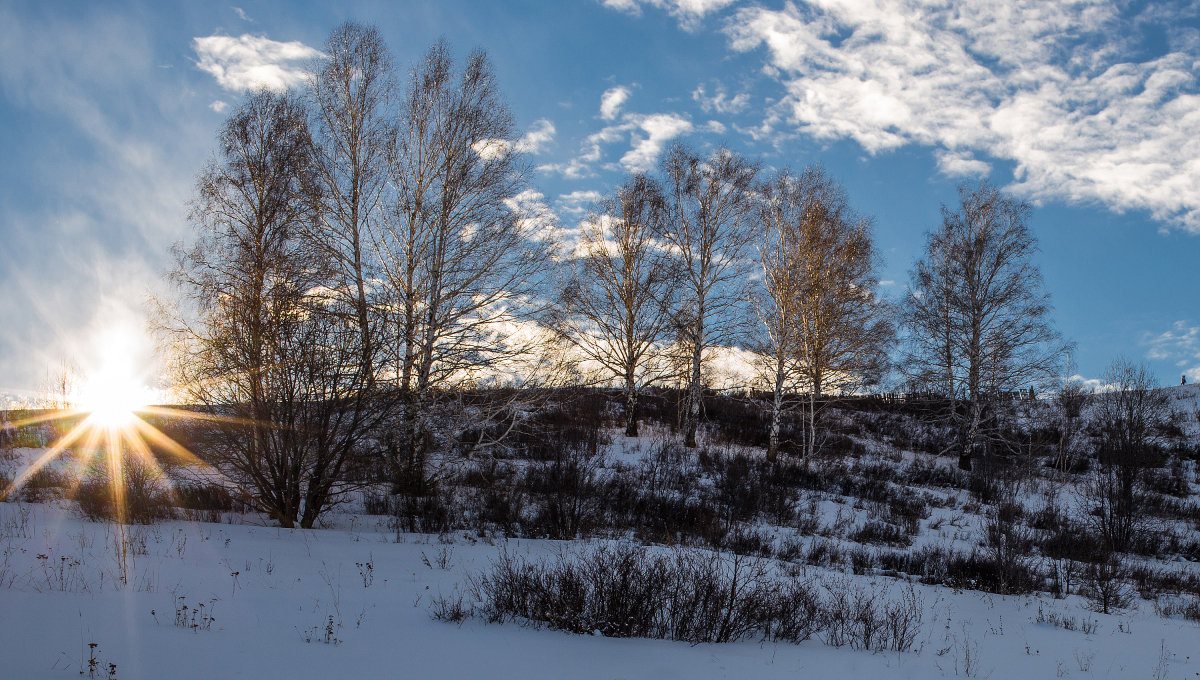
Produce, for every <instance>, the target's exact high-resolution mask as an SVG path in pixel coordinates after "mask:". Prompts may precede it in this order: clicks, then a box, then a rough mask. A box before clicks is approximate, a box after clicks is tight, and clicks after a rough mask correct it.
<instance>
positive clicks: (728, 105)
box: [692, 83, 750, 114]
mask: <svg viewBox="0 0 1200 680" xmlns="http://www.w3.org/2000/svg"><path fill="white" fill-rule="evenodd" d="M692 99H693V100H695V101H696V103H698V104H699V105H700V109H701V110H703V111H704V112H705V113H708V112H710V111H714V112H716V113H724V114H738V113H741V112H743V111H745V110H746V107H748V106H750V95H749V94H747V93H745V92H742V93H740V94H736V95H734V96H732V97H730V96H729V93H728V92H726V91H725V86H724V85H721V84H720V83H718V84H717V86H716V87H715V88H714V91H713V92H712V93H711V94H709V92H708V90H707V88H705V87H704V85H698V86H697V87H696V89H695V90H693V91H692Z"/></svg>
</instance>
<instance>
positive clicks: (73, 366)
mask: <svg viewBox="0 0 1200 680" xmlns="http://www.w3.org/2000/svg"><path fill="white" fill-rule="evenodd" d="M79 377H80V370H79V364H77V363H76V362H75V360H73V359H60V360H59V362H58V364H57V365H55V366H54V367H52V368H48V369H46V375H45V376H44V377H43V378H42V385H41V389H39V390H38V395H39V402H40V406H41V407H42V408H47V409H57V410H60V411H62V410H66V409H69V408H71V407H72V406H74V400H75V391H76V390H77V389H79Z"/></svg>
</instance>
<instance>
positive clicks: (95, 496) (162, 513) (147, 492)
mask: <svg viewBox="0 0 1200 680" xmlns="http://www.w3.org/2000/svg"><path fill="white" fill-rule="evenodd" d="M120 471H121V478H120V479H119V480H118V481H117V483H115V484H114V483H113V479H112V475H111V473H110V471H109V470H108V468H107V466H105V467H103V468H99V469H93V470H92V471H91V474H89V475H88V476H87V478H85V479H84V480H83V481H82V482H81V483H80V484H79V487H78V488H77V489H76V491H75V500H76V501H77V502H78V504H79V511H80V512H81V513H83V516H84V517H86V518H88V519H90V520H92V521H100V520H107V521H122V520H123V521H124V522H126V523H127V524H153V523H154V522H157V521H159V520H163V519H170V518H172V517H174V516H175V505H174V501H173V499H172V498H171V494H170V492H169V491H168V489H167V488H166V487H165V485H164V482H163V479H162V475H161V473H159V472H158V471H157V470H155V469H153V468H152V467H151V466H150V465H148V464H147V463H145V462H143V461H141V460H139V459H138V458H137V457H136V456H126V457H125V459H124V460H123V461H122V464H121V470H120Z"/></svg>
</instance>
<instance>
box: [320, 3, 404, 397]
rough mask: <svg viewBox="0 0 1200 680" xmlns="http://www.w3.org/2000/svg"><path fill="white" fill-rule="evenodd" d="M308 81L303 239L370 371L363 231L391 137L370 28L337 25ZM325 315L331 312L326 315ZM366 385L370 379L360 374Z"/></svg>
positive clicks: (387, 81)
mask: <svg viewBox="0 0 1200 680" xmlns="http://www.w3.org/2000/svg"><path fill="white" fill-rule="evenodd" d="M325 54H326V56H325V57H324V58H322V59H321V60H320V61H319V62H317V63H316V64H315V65H314V66H315V68H314V74H313V76H312V77H311V79H310V80H309V93H310V97H311V100H312V107H311V108H312V113H313V126H312V129H313V131H314V138H315V139H314V141H315V143H314V153H313V162H312V169H313V177H314V180H315V181H316V182H317V183H318V184H319V185H320V188H321V191H320V192H319V193H315V194H314V196H316V197H317V198H318V199H319V200H318V206H317V207H316V210H315V212H314V215H315V216H316V217H317V219H316V220H314V221H313V222H312V226H313V227H314V228H312V229H310V230H309V231H310V234H309V238H310V239H311V241H312V243H313V245H315V246H317V247H319V248H320V249H321V251H322V253H323V255H324V257H325V258H326V259H327V260H329V261H330V262H331V263H333V265H334V271H335V272H336V273H337V275H338V276H337V277H336V279H335V281H334V284H335V285H333V286H332V288H331V290H332V291H333V293H334V295H333V301H334V302H336V303H337V305H338V307H343V308H345V309H346V310H347V312H346V313H347V315H348V316H349V317H350V318H352V319H353V321H354V323H355V324H356V325H357V327H358V330H359V336H360V338H359V344H360V345H361V348H362V364H363V366H365V367H368V368H373V367H374V363H375V351H376V347H375V345H376V342H375V338H374V336H375V335H376V330H375V329H373V328H372V326H373V319H372V316H373V315H372V314H371V302H370V299H369V298H370V293H369V291H368V285H369V278H370V276H371V275H370V271H369V270H370V266H369V264H370V263H369V262H368V261H367V259H368V255H369V254H370V252H371V250H370V243H369V237H368V234H369V230H370V228H371V226H372V223H373V222H374V221H376V220H378V219H379V211H380V208H381V207H382V206H381V203H380V201H381V198H382V195H383V189H384V186H385V184H386V181H387V164H386V159H385V152H386V149H387V145H388V141H389V138H390V135H391V121H390V116H389V111H388V103H389V102H388V98H389V96H390V94H391V90H392V87H393V83H392V78H393V76H392V64H391V56H390V55H389V53H388V49H387V46H386V45H385V44H384V42H383V38H382V37H381V36H380V35H379V31H378V30H376V29H375V28H374V27H369V26H363V25H361V24H355V23H345V24H342V25H341V26H339V27H337V28H336V29H334V30H333V32H332V33H331V34H330V35H329V39H328V40H327V41H326V42H325ZM331 311H332V310H331ZM367 375H368V379H369V380H372V381H373V372H372V371H371V370H368V371H367Z"/></svg>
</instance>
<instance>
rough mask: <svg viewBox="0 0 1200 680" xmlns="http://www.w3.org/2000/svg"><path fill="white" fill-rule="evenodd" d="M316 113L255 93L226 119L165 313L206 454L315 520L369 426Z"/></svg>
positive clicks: (257, 493) (262, 502)
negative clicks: (318, 179) (340, 285)
mask: <svg viewBox="0 0 1200 680" xmlns="http://www.w3.org/2000/svg"><path fill="white" fill-rule="evenodd" d="M306 119H307V114H306V112H305V110H304V107H303V106H302V105H301V104H300V103H299V101H298V100H297V99H296V98H295V97H294V96H292V95H290V94H275V93H271V92H266V91H262V92H256V93H254V94H251V95H250V96H249V97H248V99H247V100H246V102H245V103H244V104H243V105H242V106H241V107H240V108H239V109H238V110H237V111H235V112H234V113H233V114H232V115H231V116H230V118H229V119H228V120H227V121H226V123H225V126H224V128H223V129H222V130H221V133H220V136H219V151H218V158H217V159H216V160H214V161H213V162H212V163H211V164H210V165H209V166H208V167H207V168H206V169H205V170H204V171H203V172H202V173H201V174H200V177H199V181H198V187H197V197H196V199H195V201H194V203H193V206H192V214H191V220H192V222H193V225H194V226H195V228H196V231H197V232H198V233H197V238H196V241H195V242H194V244H193V245H192V246H191V247H190V248H186V249H185V248H183V247H182V246H180V247H177V249H176V254H177V257H178V266H177V268H176V270H175V271H174V273H173V277H172V278H173V280H174V282H175V284H176V285H177V286H178V288H179V290H180V292H181V294H182V299H181V300H180V301H179V303H178V305H177V306H175V308H174V309H171V310H168V311H167V313H166V316H164V317H163V319H162V323H163V324H164V328H163V330H165V331H167V332H168V333H169V334H170V336H171V338H172V340H173V341H174V343H173V347H174V349H175V352H174V356H173V361H172V368H173V369H174V371H175V374H176V375H175V377H176V382H177V384H178V385H179V387H180V389H181V391H182V392H183V396H184V398H185V399H186V400H187V401H189V402H192V403H196V404H199V405H201V406H203V407H205V408H204V412H205V414H206V415H205V416H204V419H205V420H207V421H209V422H211V423H212V428H213V429H212V437H211V441H210V442H208V444H209V446H208V447H207V451H206V455H205V457H206V459H207V460H209V461H210V462H211V463H212V464H213V465H214V466H215V467H216V468H217V469H218V470H220V471H222V472H224V473H225V474H226V475H227V476H228V477H229V478H230V479H232V480H233V481H234V482H236V483H237V484H239V485H240V486H241V487H242V488H243V489H245V490H246V491H247V492H248V493H249V494H250V495H251V496H252V497H253V498H254V500H255V502H256V503H257V504H258V506H259V507H260V508H261V509H262V510H263V511H265V512H266V513H268V514H269V515H270V516H271V517H272V518H273V519H275V520H276V521H278V522H279V523H280V525H281V526H284V527H291V526H293V525H294V524H295V522H296V521H297V519H299V521H300V524H301V526H304V527H310V526H312V525H313V523H314V522H315V521H316V519H317V517H318V516H319V515H320V513H321V512H322V511H323V510H324V509H326V508H327V507H329V505H330V504H332V503H334V502H336V501H337V499H338V497H339V494H340V493H341V492H342V491H344V490H345V489H346V475H345V472H346V468H347V466H348V465H349V464H350V462H351V461H352V457H353V456H354V455H355V454H356V453H357V451H358V448H359V446H360V444H362V443H363V441H364V439H365V437H366V435H367V433H368V432H369V430H370V423H369V421H368V419H369V418H370V417H371V414H372V409H370V408H366V407H365V406H364V404H363V402H362V399H363V395H364V388H365V384H366V372H365V371H363V370H362V367H361V366H360V363H359V361H358V359H359V357H360V356H361V354H360V351H361V345H360V342H361V339H360V336H359V334H358V332H357V329H356V328H355V327H354V325H353V324H347V323H345V322H344V319H343V317H341V316H339V315H337V314H332V313H330V308H331V306H332V305H333V304H335V301H334V300H332V299H331V297H330V295H329V294H328V292H327V291H329V290H330V289H331V288H332V286H331V285H330V283H331V280H333V279H334V278H336V272H335V270H334V267H333V266H332V265H331V263H330V262H329V261H328V260H327V259H326V253H325V251H323V250H321V249H319V248H316V247H314V246H313V244H312V243H311V242H309V241H308V240H306V239H305V238H304V235H305V234H306V233H308V232H307V230H306V229H305V225H306V223H307V222H308V221H310V220H312V219H314V215H313V212H312V210H311V206H312V205H313V204H314V202H313V201H312V200H311V196H310V194H311V192H312V191H315V190H316V188H315V187H316V184H315V182H314V181H313V178H312V176H311V174H310V171H311V168H312V163H311V155H310V153H311V143H310V139H309V134H308V126H307V122H306Z"/></svg>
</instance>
